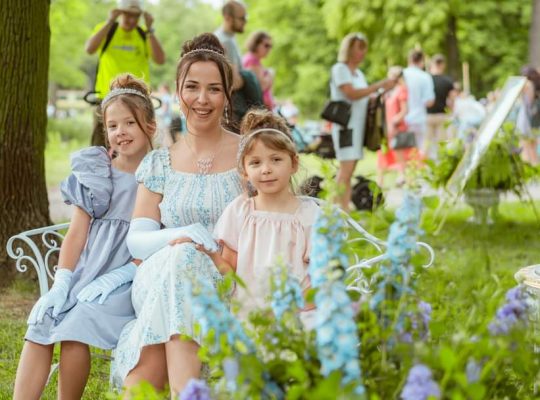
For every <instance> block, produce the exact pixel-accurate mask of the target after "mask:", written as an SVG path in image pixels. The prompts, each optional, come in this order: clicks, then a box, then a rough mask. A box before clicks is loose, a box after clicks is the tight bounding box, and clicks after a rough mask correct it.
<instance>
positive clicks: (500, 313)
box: [488, 285, 530, 335]
mask: <svg viewBox="0 0 540 400" xmlns="http://www.w3.org/2000/svg"><path fill="white" fill-rule="evenodd" d="M529 307H530V305H529V294H528V293H527V291H526V290H525V289H524V287H523V286H521V285H518V286H516V287H513V288H512V289H510V290H508V292H506V303H505V304H504V305H502V306H501V307H500V308H499V309H498V310H497V313H496V314H495V318H494V320H493V321H492V322H491V323H490V324H489V326H488V329H489V332H490V333H491V334H492V335H505V334H507V333H508V332H510V330H511V329H512V328H513V327H514V326H515V325H516V324H518V323H523V324H526V323H527V314H528V311H529Z"/></svg>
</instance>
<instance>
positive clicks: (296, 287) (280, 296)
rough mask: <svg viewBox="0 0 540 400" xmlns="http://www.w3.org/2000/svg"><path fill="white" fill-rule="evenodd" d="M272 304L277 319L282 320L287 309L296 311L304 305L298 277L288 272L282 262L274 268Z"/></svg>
mask: <svg viewBox="0 0 540 400" xmlns="http://www.w3.org/2000/svg"><path fill="white" fill-rule="evenodd" d="M271 283H272V301H271V306H272V310H273V311H274V314H275V316H276V319H277V320H281V318H282V317H283V314H285V312H286V311H293V312H294V311H296V310H298V309H299V308H303V307H304V298H303V297H302V288H301V287H300V283H299V282H298V279H296V278H294V277H292V276H290V275H289V274H288V273H287V267H286V266H285V265H283V264H282V263H278V265H277V266H276V267H275V268H273V269H272V282H271Z"/></svg>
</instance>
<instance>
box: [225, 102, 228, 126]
mask: <svg viewBox="0 0 540 400" xmlns="http://www.w3.org/2000/svg"><path fill="white" fill-rule="evenodd" d="M224 111H225V125H229V108H228V107H227V106H225V110H224Z"/></svg>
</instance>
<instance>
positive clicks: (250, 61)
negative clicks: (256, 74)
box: [242, 52, 274, 110]
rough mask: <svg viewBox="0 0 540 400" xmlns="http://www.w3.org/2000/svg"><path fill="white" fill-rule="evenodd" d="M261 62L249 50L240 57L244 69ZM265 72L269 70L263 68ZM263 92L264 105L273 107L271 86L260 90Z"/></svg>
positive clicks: (269, 107) (271, 108)
mask: <svg viewBox="0 0 540 400" xmlns="http://www.w3.org/2000/svg"><path fill="white" fill-rule="evenodd" d="M259 65H262V64H261V60H260V59H258V58H257V57H256V56H255V54H253V53H251V52H249V53H247V54H245V55H244V57H243V58H242V67H243V68H245V69H250V68H251V67H255V66H259ZM264 73H265V74H269V73H270V71H268V70H267V69H264ZM262 94H263V102H264V105H265V106H266V107H267V108H268V109H269V110H273V109H274V97H273V96H272V86H270V87H269V88H268V89H266V90H263V91H262Z"/></svg>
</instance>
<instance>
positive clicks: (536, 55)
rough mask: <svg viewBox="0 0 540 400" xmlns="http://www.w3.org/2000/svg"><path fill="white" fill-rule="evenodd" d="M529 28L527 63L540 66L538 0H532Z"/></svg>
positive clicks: (539, 13)
mask: <svg viewBox="0 0 540 400" xmlns="http://www.w3.org/2000/svg"><path fill="white" fill-rule="evenodd" d="M532 3H533V4H532V14H531V28H530V29H529V63H530V64H531V65H533V66H534V67H536V68H540V0H532Z"/></svg>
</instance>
